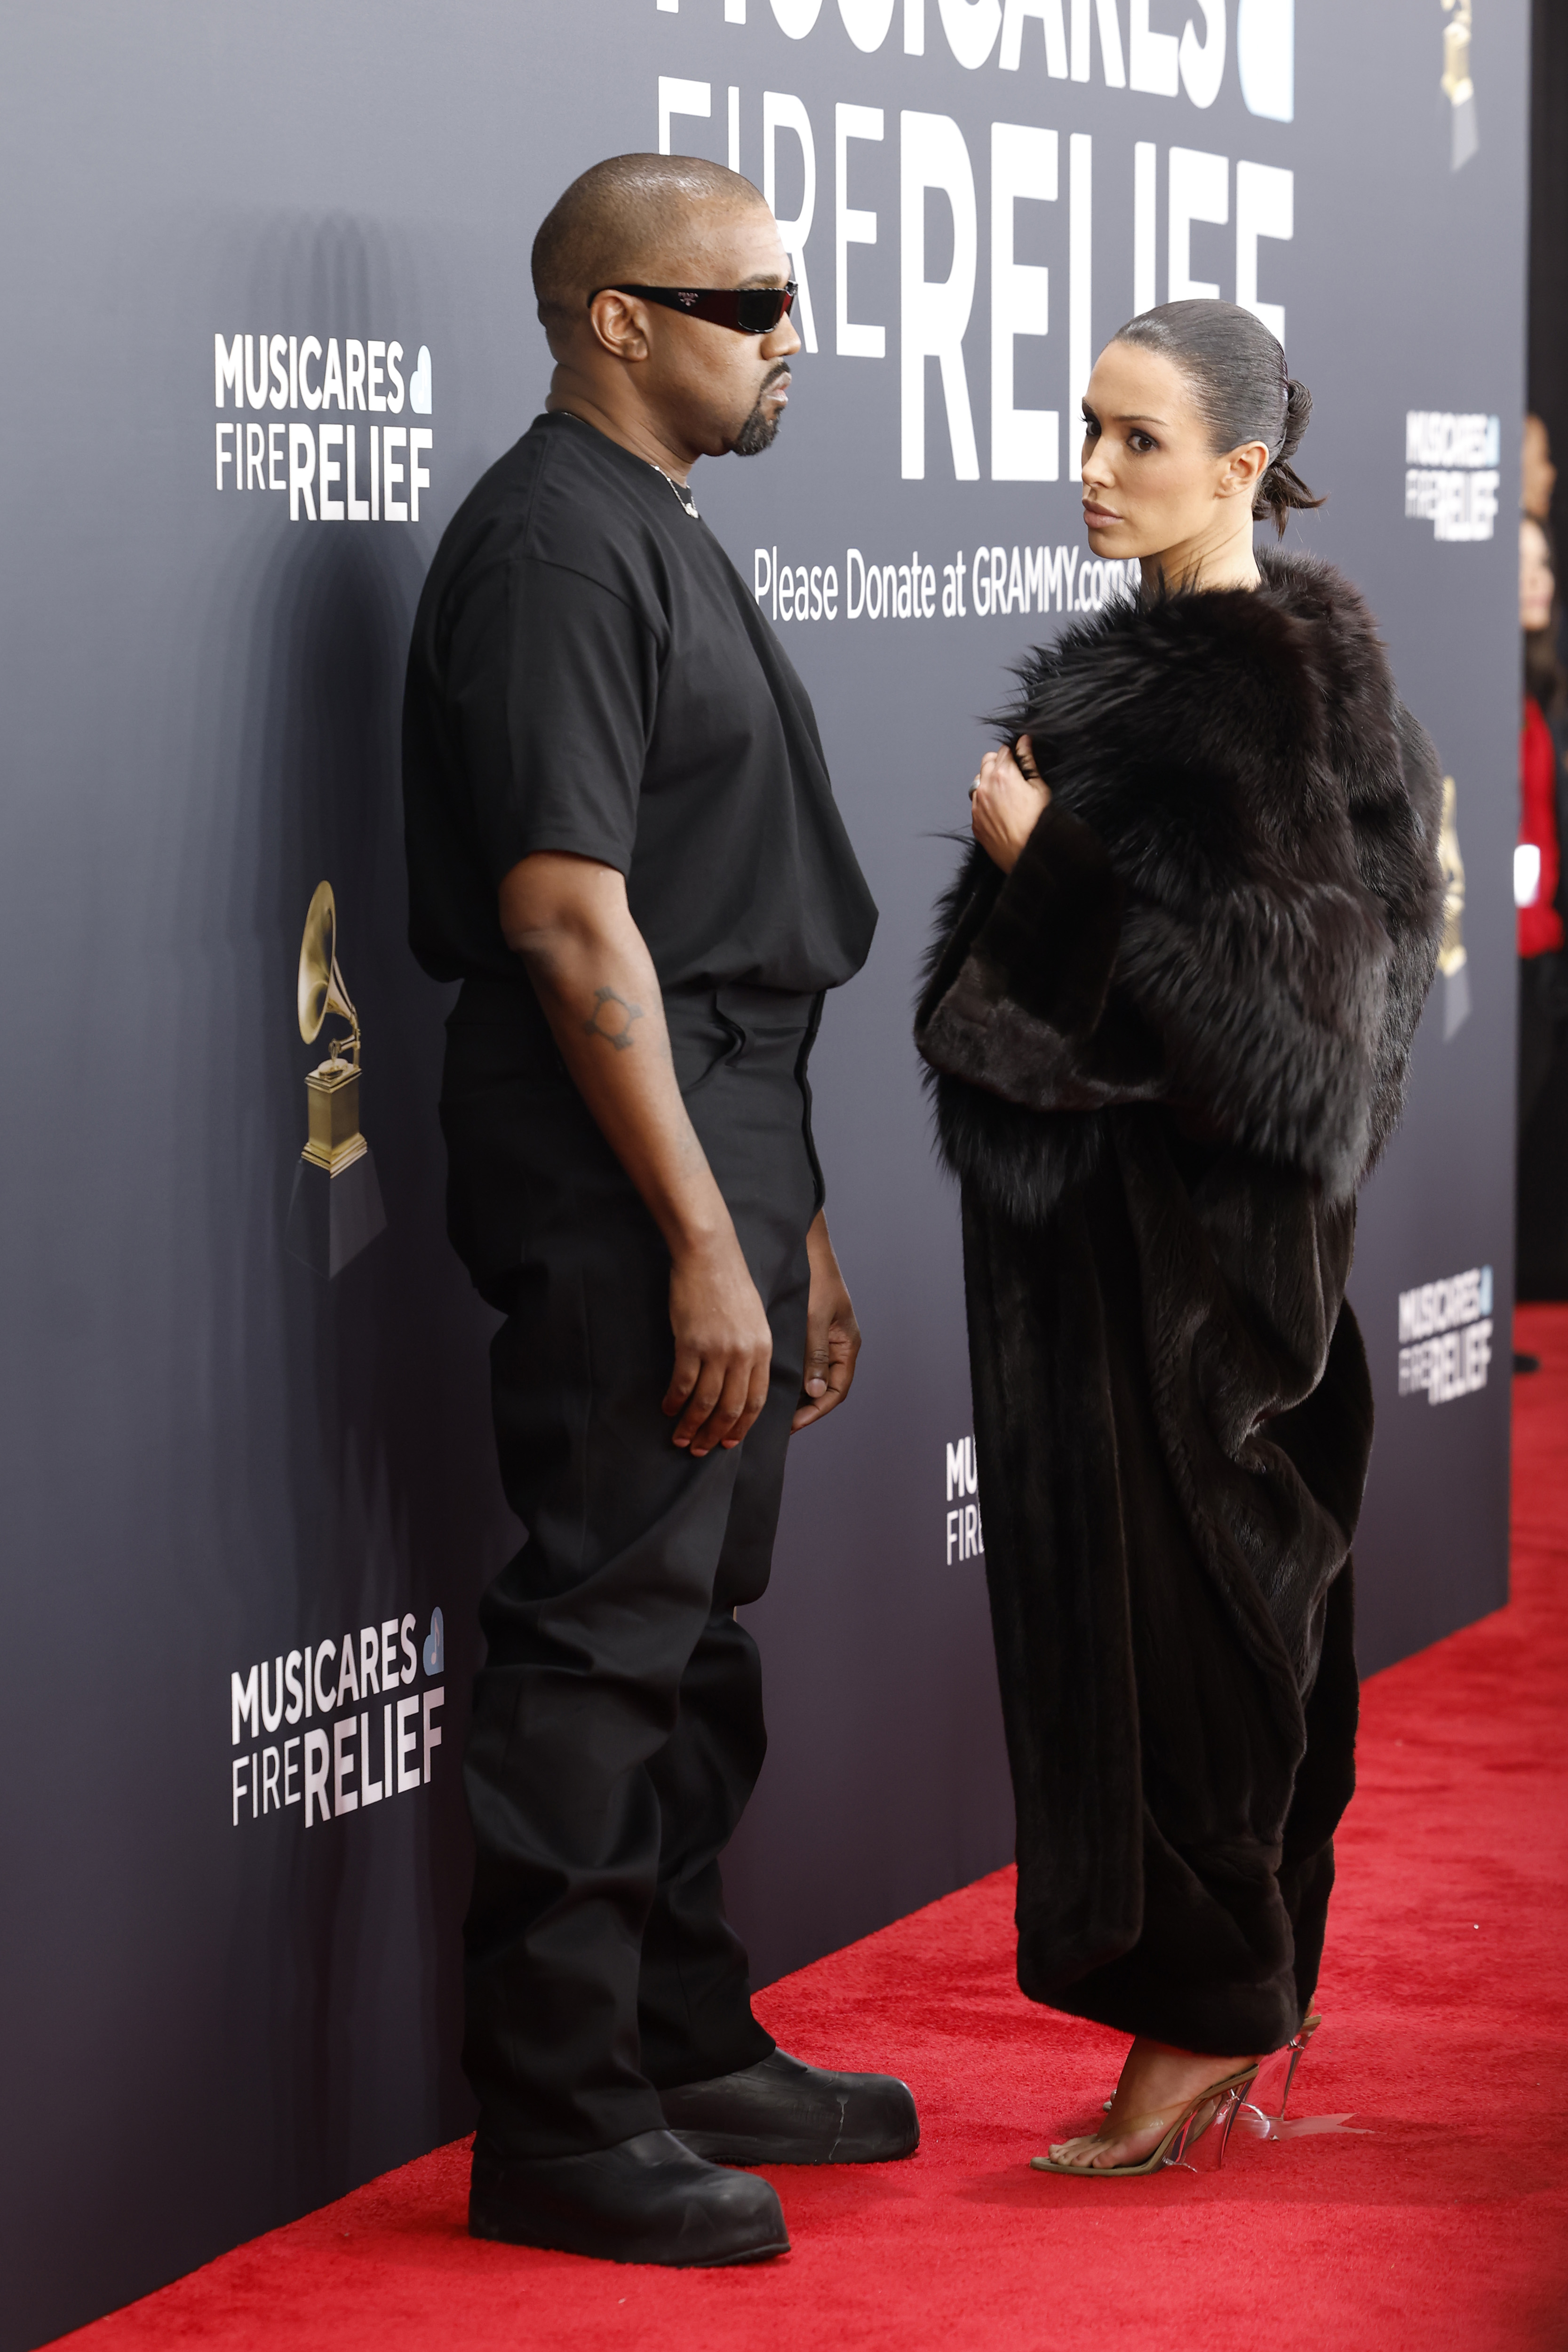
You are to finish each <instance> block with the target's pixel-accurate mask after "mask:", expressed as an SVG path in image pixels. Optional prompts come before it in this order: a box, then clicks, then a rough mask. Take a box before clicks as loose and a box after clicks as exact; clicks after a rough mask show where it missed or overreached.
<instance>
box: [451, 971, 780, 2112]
mask: <svg viewBox="0 0 1568 2352" xmlns="http://www.w3.org/2000/svg"><path fill="white" fill-rule="evenodd" d="M819 1002H820V1000H817V999H813V998H810V997H798V996H786V995H782V994H780V993H778V992H774V991H771V990H763V989H744V988H733V987H731V988H726V989H723V990H721V991H719V992H713V991H705V992H700V993H691V994H672V995H671V997H670V998H669V999H668V1001H667V1005H666V1012H667V1016H668V1022H669V1028H670V1040H671V1046H672V1050H673V1052H674V1055H675V1062H676V1072H677V1076H678V1078H679V1082H680V1086H681V1091H682V1094H683V1095H684V1097H685V1099H686V1103H687V1107H688V1109H689V1112H690V1115H691V1118H692V1121H693V1124H694V1125H695V1127H696V1129H697V1132H698V1134H699V1136H700V1139H701V1142H702V1145H703V1148H704V1150H705V1151H706V1153H707V1155H708V1160H709V1162H710V1166H711V1168H712V1170H713V1173H714V1175H715V1177H716V1179H717V1180H718V1182H719V1185H720V1189H721V1192H723V1195H724V1198H725V1201H726V1202H727V1203H728V1205H729V1208H730V1211H731V1215H732V1216H733V1218H734V1221H735V1227H736V1231H737V1233H738V1234H739V1236H740V1241H741V1245H742V1249H743V1251H744V1252H745V1255H746V1261H747V1264H748V1265H749V1266H750V1268H751V1271H752V1276H753V1278H754V1280H755V1282H756V1284H757V1286H758V1289H759V1290H760V1292H761V1294H762V1297H763V1303H764V1305H765V1306H766V1308H767V1311H768V1317H769V1320H770V1322H771V1324H772V1327H773V1379H772V1387H771V1392H770V1395H769V1399H768V1402H767V1404H766V1406H765V1407H764V1409H763V1413H762V1415H761V1416H760V1418H759V1419H758V1421H757V1422H756V1423H755V1424H754V1425H753V1427H752V1430H751V1432H750V1433H749V1434H748V1436H747V1437H746V1439H745V1442H744V1444H742V1446H741V1447H739V1448H738V1449H737V1450H736V1451H734V1452H731V1453H723V1452H715V1453H713V1454H709V1455H708V1457H707V1458H706V1459H705V1460H703V1461H700V1462H694V1461H692V1460H691V1459H690V1458H689V1455H688V1454H686V1453H685V1452H684V1451H682V1450H679V1449H678V1448H677V1447H676V1446H675V1445H673V1444H671V1442H670V1432H671V1428H672V1423H670V1422H669V1421H668V1420H667V1419H666V1418H665V1416H664V1414H663V1413H662V1412H661V1411H660V1410H659V1402H660V1399H661V1398H662V1396H663V1394H664V1392H665V1390H666V1388H667V1386H668V1380H669V1372H670V1365H671V1360H672V1354H673V1342H672V1339H671V1335H670V1328H669V1297H668V1290H669V1257H668V1251H667V1250H666V1248H665V1245H664V1242H663V1240H662V1238H661V1236H660V1234H659V1233H658V1228H657V1226H656V1225H655V1223H654V1222H653V1220H652V1218H651V1217H650V1216H649V1214H648V1213H647V1210H646V1209H645V1207H644V1206H643V1203H642V1202H641V1200H640V1199H639V1198H638V1196H637V1192H635V1191H634V1189H633V1187H632V1185H631V1183H630V1182H629V1181H628V1180H627V1178H626V1174H625V1173H624V1171H622V1169H621V1167H620V1164H619V1162H618V1161H617V1160H616V1158H615V1156H614V1154H613V1153H612V1152H611V1150H610V1149H609V1147H608V1145H607V1144H606V1143H605V1140H604V1138H603V1137H602V1135H601V1134H600V1132H599V1130H598V1128H597V1127H596V1126H595V1123H594V1120H593V1118H592V1117H591V1116H590V1114H589V1112H588V1110H587V1109H586V1108H585V1106H584V1103H583V1100H582V1098H581V1097H580V1096H579V1095H578V1093H577V1091H576V1089H575V1087H574V1086H573V1084H572V1082H571V1079H570V1077H569V1076H567V1073H566V1069H565V1066H564V1064H563V1061H562V1059H561V1057H560V1055H559V1054H558V1052H557V1050H556V1048H555V1045H554V1043H553V1041H552V1038H551V1036H550V1033H549V1030H548V1028H547V1026H546V1024H545V1023H544V1021H543V1019H542V1014H541V1013H540V1012H539V1008H538V1006H537V1003H535V1000H534V998H533V996H532V993H531V991H530V990H529V989H528V988H527V986H526V985H521V986H517V987H509V986H507V985H506V984H505V983H500V982H484V983H476V982H468V983H466V984H465V987H464V991H463V994H462V997H461V998H460V1000H459V1002H458V1007H457V1010H456V1011H455V1012H454V1013H453V1014H452V1016H451V1019H450V1021H449V1023H448V1044H447V1068H446V1077H445V1083H444V1086H443V1090H442V1103H441V1118H442V1126H443V1128H444V1130H445V1133H446V1137H447V1150H448V1166H449V1189H448V1219H449V1226H450V1231H451V1236H452V1240H453V1243H454V1244H455V1246H456V1248H457V1249H458V1254H459V1255H460V1256H461V1257H462V1258H463V1259H464V1261H465V1263H466V1264H467V1265H468V1270H469V1272H470V1274H471V1275H472V1276H473V1279H474V1282H475V1284H476V1286H478V1288H479V1291H480V1292H481V1294H482V1295H483V1296H484V1297H485V1298H486V1299H488V1300H489V1303H490V1304H491V1305H492V1306H494V1307H498V1308H499V1309H500V1312H501V1313H502V1314H503V1315H504V1316H505V1317H506V1321H505V1323H504V1324H503V1326H502V1327H501V1328H500V1331H498V1332H497V1334H496V1337H495V1339H494V1341H493V1343H492V1350H491V1365H492V1394H493V1401H494V1409H495V1424H496V1437H497V1443H498V1445H499V1448H500V1467H501V1477H502V1482H503V1484H504V1486H505V1489H506V1494H507V1499H508V1500H509V1502H510V1505H511V1507H512V1508H513V1510H514V1511H515V1512H516V1513H517V1515H518V1517H519V1518H520V1519H521V1521H522V1523H523V1525H524V1527H525V1528H526V1529H527V1531H528V1540H527V1542H526V1543H525V1544H524V1546H523V1548H522V1549H521V1551H520V1552H518V1554H517V1555H516V1557H515V1558H514V1559H512V1560H510V1562H509V1563H508V1565H507V1567H506V1568H505V1569H504V1570H502V1571H501V1574H500V1576H499V1577H498V1578H497V1579H496V1580H495V1582H494V1584H493V1585H491V1586H490V1588H489V1591H488V1592H487V1593H486V1595H485V1597H484V1600H483V1601H482V1603H481V1605H480V1612H479V1615H480V1622H481V1624H482V1626H483V1630H484V1633H485V1636H486V1641H487V1644H488V1654H487V1656H486V1660H485V1663H484V1664H483V1666H482V1667H481V1668H480V1671H479V1675H478V1678H477V1681H476V1684H475V1690H474V1709H473V1722H472V1729H471V1732H470V1736H469V1741H468V1755H467V1759H466V1762H465V1768H464V1769H465V1777H466V1781H467V1787H468V1805H469V1811H470V1813H471V1816H472V1821H473V1827H474V1837H475V1842H476V1845H477V1849H478V1852H477V1858H476V1864H475V1875H474V1891H473V1900H472V1905H471V1907H470V1909H469V1913H468V1924H467V1927H466V1931H465V1946H466V1959H465V2003H466V2030H465V2037H464V2051H463V2063H464V2066H465V2069H466V2071H467V2073H468V2079H469V2081H470V2082H471V2083H472V2084H473V2086H474V2089H475V2091H476V2093H477V2095H478V2097H479V2111H480V2112H479V2139H480V2145H481V2146H483V2147H487V2148H489V2149H490V2150H492V2151H494V2152H495V2153H498V2154H503V2155H515V2156H552V2155H568V2154H573V2153H575V2152H577V2151H580V2150H586V2149H590V2148H595V2147H612V2146H614V2145H615V2144H616V2142H617V2141H620V2140H623V2139H628V2138H630V2137H632V2136H633V2135H634V2134H635V2133H637V2132H642V2131H649V2130H657V2129H658V2128H659V2127H660V2126H662V2123H663V2115H662V2111H661V2109H660V2106H659V2102H658V2088H659V2087H660V2086H664V2087H668V2086H671V2085H674V2084H679V2083H687V2082H700V2081H702V2080H704V2079H706V2078H707V2077H709V2076H711V2075H715V2074H727V2073H729V2072H731V2070H732V2069H734V2068H737V2067H742V2066H748V2065H751V2064H753V2063H755V2062H756V2061H757V2060H758V2059H760V2058H763V2057H765V2056H766V2055H767V2053H768V2052H769V2051H770V2050H771V2049H772V2048H773V2042H772V2040H771V2038H770V2037H769V2035H768V2034H767V2033H765V2032H763V2028H762V2027H761V2026H760V2025H758V2024H757V2023H756V2021H755V2020H754V2019H753V2018H752V2011H751V1999H750V1988H749V1983H748V1979H747V1967H746V1956H745V1953H744V1951H743V1949H742V1946H741V1944H740V1941H739V1939H738V1938H737V1937H736V1936H735V1934H734V1933H733V1931H732V1929H731V1927H730V1926H729V1925H728V1923H727V1921H726V1920H725V1917H724V1913H723V1905H722V1896H721V1887H720V1876H719V1856H720V1854H721V1852H722V1850H723V1848H724V1846H725V1845H726V1843H728V1841H729V1839H730V1837H731V1833H732V1832H733V1831H734V1828H735V1825H736V1823H737V1822H738V1821H739V1820H740V1817H741V1814H742V1811H743V1810H744V1808H745V1805H746V1801H747V1800H748V1798H749V1797H750V1795H751V1792H752V1788H753V1786H754V1785H755V1782H756V1778H757V1774H758V1772H759V1771H760V1770H761V1769H762V1762H763V1750H764V1747H765V1734H764V1730H763V1707H762V1689H761V1675H760V1670H759V1664H758V1659H757V1654H756V1649H755V1645H754V1644H753V1643H752V1638H751V1636H750V1634H749V1633H746V1632H745V1630H744V1628H743V1627H742V1625H741V1624H740V1623H739V1622H737V1621H736V1618H735V1615H734V1612H735V1610H736V1608H737V1606H738V1605H741V1604H743V1603H745V1602H747V1601H755V1600H756V1599H758V1597H759V1596H760V1595H761V1593H762V1592H763V1589H764V1588H765V1586H766V1584H767V1580H768V1570H769V1566H770V1563H771V1559H772V1552H773V1532H774V1528H775V1526H776V1524H777V1519H778V1511H779V1502H780V1496H781V1492H782V1487H783V1481H784V1455H785V1450H786V1446H787V1444H788V1437H789V1426H790V1420H791V1416H792V1414H793V1412H794V1411H795V1405H796V1402H798V1399H799V1393H800V1383H801V1374H802V1359H803V1354H804V1348H805V1307H806V1292H807V1267H806V1255H805V1236H806V1230H807V1227H808V1226H809V1224H810V1223H811V1220H812V1218H813V1216H814V1215H815V1213H816V1209H817V1207H818V1205H819V1203H820V1199H821V1184H820V1179H819V1175H818V1171H817V1168H816V1157H815V1153H814V1151H813V1149H812V1144H811V1134H810V1105H809V1095H808V1092H807V1088H806V1078H805V1066H806V1058H807V1055H808V1054H809V1051H810V1046H811V1042H812V1039H813V1037H814V1035H815V1034H816V1017H817V1011H818V1006H819Z"/></svg>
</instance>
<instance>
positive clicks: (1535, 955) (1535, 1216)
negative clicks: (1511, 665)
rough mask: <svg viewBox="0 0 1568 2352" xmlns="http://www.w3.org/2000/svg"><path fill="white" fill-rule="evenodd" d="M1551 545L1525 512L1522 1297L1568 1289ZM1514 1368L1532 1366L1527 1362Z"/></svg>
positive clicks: (1559, 698) (1516, 861) (1520, 864)
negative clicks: (1553, 724) (1560, 1048)
mask: <svg viewBox="0 0 1568 2352" xmlns="http://www.w3.org/2000/svg"><path fill="white" fill-rule="evenodd" d="M1556 588H1557V583H1556V577H1555V571H1554V565H1553V561H1552V542H1551V540H1550V539H1549V537H1548V535H1547V532H1546V530H1545V529H1544V527H1543V526H1542V524H1541V523H1540V522H1539V521H1537V520H1534V518H1533V517H1531V516H1530V515H1524V516H1521V520H1520V526H1519V618H1520V625H1521V629H1522V630H1523V633H1524V719H1523V725H1522V728H1521V733H1520V745H1519V784H1520V804H1519V837H1518V844H1517V846H1516V847H1515V850H1514V854H1513V895H1514V902H1515V906H1516V908H1517V909H1518V923H1519V958H1520V963H1519V1126H1518V1136H1519V1218H1518V1224H1519V1252H1518V1255H1519V1282H1518V1288H1519V1294H1520V1296H1521V1297H1525V1298H1528V1297H1560V1296H1563V1294H1564V1290H1565V1288H1568V1181H1564V1179H1563V1150H1562V1148H1561V1146H1562V1141H1563V1139H1562V1138H1561V1137H1559V1135H1558V1130H1559V1129H1561V1128H1563V1124H1564V1120H1563V1113H1564V1111H1568V1064H1565V1063H1564V1062H1563V1058H1562V1056H1561V1054H1560V1051H1559V1047H1560V1033H1561V1031H1562V1029H1563V1015H1564V1013H1565V1012H1568V1004H1565V1003H1564V995H1565V991H1564V977H1565V975H1564V971H1563V960H1562V949H1563V914H1562V910H1561V908H1560V906H1559V903H1558V899H1559V889H1560V885H1561V882H1562V878H1563V877H1562V853H1561V837H1560V834H1559V829H1558V788H1559V782H1560V780H1561V776H1562V759H1561V754H1560V751H1559V749H1558V743H1557V738H1556V736H1555V734H1554V732H1553V729H1552V724H1551V721H1552V719H1554V718H1555V716H1556V714H1557V712H1558V710H1559V709H1560V707H1561V706H1562V704H1563V688H1564V680H1563V671H1562V668H1561V666H1560V664H1559V662H1558V658H1557V651H1556V627H1555V623H1556ZM1515 1369H1516V1370H1521V1371H1523V1370H1534V1369H1535V1367H1534V1364H1533V1363H1532V1362H1531V1360H1529V1359H1526V1358H1519V1357H1516V1359H1515Z"/></svg>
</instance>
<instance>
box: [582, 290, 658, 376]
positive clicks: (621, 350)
mask: <svg viewBox="0 0 1568 2352" xmlns="http://www.w3.org/2000/svg"><path fill="white" fill-rule="evenodd" d="M588 331H589V333H590V334H591V335H592V336H593V338H594V340H595V342H596V343H597V344H598V346H599V348H600V350H601V351H605V352H609V354H610V356H611V358H612V359H616V360H623V361H636V360H646V359H647V355H648V337H647V305H646V304H644V303H642V302H639V301H637V299H636V298H635V296H633V295H630V294H622V293H621V292H619V290H618V289H616V287H614V286H608V287H606V288H605V291H604V292H603V293H602V294H595V297H594V299H593V301H592V302H591V303H590V304H589V306H588Z"/></svg>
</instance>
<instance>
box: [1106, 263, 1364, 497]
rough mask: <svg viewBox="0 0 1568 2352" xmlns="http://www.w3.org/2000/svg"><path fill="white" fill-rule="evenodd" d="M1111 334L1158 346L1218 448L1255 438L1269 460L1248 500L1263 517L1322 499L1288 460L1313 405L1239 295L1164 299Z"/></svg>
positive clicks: (1150, 348) (1122, 339)
mask: <svg viewBox="0 0 1568 2352" xmlns="http://www.w3.org/2000/svg"><path fill="white" fill-rule="evenodd" d="M1113 340H1114V341H1116V342H1119V343H1131V344H1133V345H1135V346H1136V347H1137V348H1139V349H1141V350H1143V351H1150V352H1163V354H1164V356H1165V357H1166V359H1168V360H1170V361H1171V362H1173V365H1175V366H1176V367H1179V368H1180V369H1181V371H1182V373H1183V374H1184V376H1185V377H1186V379H1187V382H1188V383H1189V385H1190V386H1191V388H1192V394H1193V400H1194V404H1195V406H1196V408H1197V411H1198V414H1199V415H1200V416H1201V417H1202V418H1203V420H1204V422H1205V425H1207V426H1208V428H1209V432H1210V435H1211V436H1212V446H1213V447H1214V449H1215V454H1216V456H1217V455H1218V454H1219V453H1220V452H1222V451H1224V450H1226V449H1236V448H1238V447H1239V446H1240V445H1241V444H1242V442H1244V441H1261V442H1262V443H1263V444H1264V445H1265V446H1266V447H1267V448H1268V460H1269V462H1268V469H1267V471H1266V472H1265V473H1264V474H1263V475H1262V476H1261V478H1259V481H1258V495H1257V497H1256V498H1255V499H1254V500H1253V503H1252V511H1253V515H1254V517H1255V518H1256V519H1257V520H1259V521H1261V520H1262V519H1263V517H1264V516H1265V515H1271V516H1272V517H1273V520H1274V527H1275V530H1278V531H1283V530H1284V528H1285V522H1286V518H1287V517H1288V516H1289V512H1290V510H1291V509H1292V508H1293V507H1321V505H1322V503H1323V501H1322V499H1315V498H1314V497H1313V496H1312V493H1311V491H1310V489H1309V488H1307V485H1306V483H1305V482H1303V481H1302V480H1301V479H1300V476H1299V475H1298V474H1296V473H1295V472H1294V471H1293V469H1292V467H1291V465H1290V459H1291V458H1292V457H1294V456H1295V454H1296V451H1297V449H1298V448H1299V447H1300V441H1301V436H1302V434H1303V433H1305V431H1306V429H1307V420H1308V418H1309V417H1310V415H1311V413H1312V395H1311V394H1310V392H1309V391H1308V389H1307V387H1306V385H1305V384H1304V383H1297V382H1296V380H1295V378H1294V377H1293V376H1291V375H1290V374H1289V373H1287V370H1286V366H1285V354H1284V352H1282V351H1281V349H1280V347H1279V342H1278V341H1276V339H1275V337H1274V336H1272V335H1271V334H1270V333H1269V331H1268V328H1267V327H1266V326H1265V325H1264V324H1263V321H1262V320H1261V319H1258V318H1255V317H1254V316H1253V314H1252V312H1251V311H1250V310H1243V309H1242V308H1241V306H1240V304H1239V303H1237V302H1214V301H1197V302H1162V303H1161V304H1160V306H1159V308H1158V309H1157V310H1142V311H1141V312H1140V313H1139V315H1138V317H1137V318H1136V319H1129V320H1128V321H1127V324H1126V325H1125V326H1124V327H1122V328H1120V329H1119V330H1118V331H1117V333H1116V335H1115V336H1114V338H1113Z"/></svg>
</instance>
